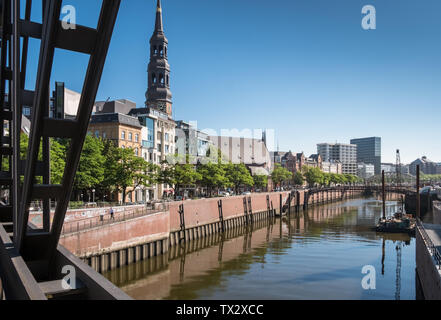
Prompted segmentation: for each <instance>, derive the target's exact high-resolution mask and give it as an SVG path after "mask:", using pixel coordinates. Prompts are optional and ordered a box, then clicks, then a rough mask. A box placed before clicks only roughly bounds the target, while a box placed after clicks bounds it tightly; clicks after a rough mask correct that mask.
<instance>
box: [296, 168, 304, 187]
mask: <svg viewBox="0 0 441 320" xmlns="http://www.w3.org/2000/svg"><path fill="white" fill-rule="evenodd" d="M293 180H294V185H296V186H303V184H304V183H305V178H304V177H303V174H302V173H301V172H300V171H296V173H295V174H294V178H293Z"/></svg>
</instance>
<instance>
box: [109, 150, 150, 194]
mask: <svg viewBox="0 0 441 320" xmlns="http://www.w3.org/2000/svg"><path fill="white" fill-rule="evenodd" d="M105 152H106V161H105V170H104V175H105V178H104V180H103V186H105V187H106V188H109V189H110V190H115V191H118V192H122V194H123V203H124V202H125V199H126V192H127V188H128V187H134V188H136V187H137V186H139V185H141V184H144V183H146V184H148V183H149V182H151V181H153V180H155V173H154V172H151V169H152V167H151V164H149V163H148V162H147V161H145V160H144V159H143V158H140V157H137V156H135V154H134V153H133V150H132V149H122V148H118V147H116V146H114V145H113V144H108V145H107V146H106V151H105Z"/></svg>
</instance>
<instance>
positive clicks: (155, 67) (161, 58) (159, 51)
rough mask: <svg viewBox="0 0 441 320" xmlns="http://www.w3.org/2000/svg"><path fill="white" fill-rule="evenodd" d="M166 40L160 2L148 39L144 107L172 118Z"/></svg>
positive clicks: (159, 1) (159, 0) (159, 2)
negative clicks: (148, 56) (148, 52)
mask: <svg viewBox="0 0 441 320" xmlns="http://www.w3.org/2000/svg"><path fill="white" fill-rule="evenodd" d="M167 46H168V40H167V38H166V37H165V35H164V28H163V24H162V8H161V0H158V3H157V6H156V22H155V30H154V31H153V35H152V37H151V38H150V63H149V66H148V70H147V73H148V81H147V83H148V89H147V92H146V99H147V100H146V102H145V104H146V106H147V107H151V108H154V109H157V110H160V111H162V112H165V113H167V114H168V115H169V116H170V117H171V116H172V94H171V91H170V65H169V64H168V58H167Z"/></svg>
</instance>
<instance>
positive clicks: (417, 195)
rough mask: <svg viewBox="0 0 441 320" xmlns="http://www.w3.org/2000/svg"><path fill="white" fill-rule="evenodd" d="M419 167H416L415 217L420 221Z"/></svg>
mask: <svg viewBox="0 0 441 320" xmlns="http://www.w3.org/2000/svg"><path fill="white" fill-rule="evenodd" d="M420 210H421V208H420V165H419V164H418V165H417V166H416V216H417V219H421V212H420Z"/></svg>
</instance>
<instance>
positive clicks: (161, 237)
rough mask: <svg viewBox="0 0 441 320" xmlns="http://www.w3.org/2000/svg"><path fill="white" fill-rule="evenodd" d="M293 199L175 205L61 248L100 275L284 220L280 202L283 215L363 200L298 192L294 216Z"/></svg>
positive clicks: (272, 196) (349, 194) (261, 196)
mask: <svg viewBox="0 0 441 320" xmlns="http://www.w3.org/2000/svg"><path fill="white" fill-rule="evenodd" d="M289 194H290V192H288V191H286V192H274V193H255V194H251V195H247V196H235V197H224V198H210V199H199V200H186V201H179V202H172V203H170V204H169V208H168V210H166V211H162V212H158V213H153V214H147V215H143V216H140V217H137V218H134V219H129V220H125V221H118V222H115V223H111V224H105V225H99V226H96V227H93V228H90V229H84V230H80V231H76V232H72V233H67V234H63V235H62V237H61V239H60V244H62V245H63V246H64V247H66V248H67V249H68V250H69V251H71V252H72V253H74V254H76V255H77V256H78V257H80V258H81V259H82V260H83V261H85V262H86V263H88V264H89V265H90V266H91V267H92V268H94V269H95V270H96V271H98V272H105V271H108V270H111V269H114V268H118V267H120V266H123V265H127V264H130V263H132V262H136V261H140V260H145V259H149V258H151V257H154V256H158V255H161V254H164V253H166V252H167V251H168V250H169V248H170V247H174V246H177V245H180V244H182V243H185V242H186V241H190V240H197V239H200V238H204V237H208V236H211V235H214V234H218V233H221V232H224V231H226V230H230V229H235V228H242V227H244V226H247V225H250V224H253V223H254V222H258V221H261V220H265V219H268V218H271V217H274V216H275V215H277V214H279V215H280V207H281V203H280V197H281V198H282V207H283V212H282V215H283V214H290V213H294V212H298V211H299V210H303V209H306V208H307V207H308V206H314V205H320V204H325V203H330V202H334V201H341V200H344V199H348V198H353V197H359V196H361V195H362V191H359V190H358V191H357V190H346V191H345V192H343V191H341V190H327V189H324V190H318V191H317V190H316V191H315V192H314V193H311V194H309V193H308V191H307V190H306V191H305V190H299V191H297V192H295V195H294V196H292V197H291V212H289V210H288V204H287V200H288V198H289ZM267 196H268V197H269V200H270V205H271V203H272V209H274V210H272V209H271V207H270V210H268V203H267ZM244 198H246V199H247V204H248V199H251V209H252V213H253V214H252V216H250V215H246V214H245V212H244V203H243V200H244ZM219 200H222V211H223V221H221V220H220V217H219V209H218V201H219ZM181 204H183V205H184V220H185V230H181V228H180V214H179V206H180V205H181ZM73 230H74V231H75V229H73Z"/></svg>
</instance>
